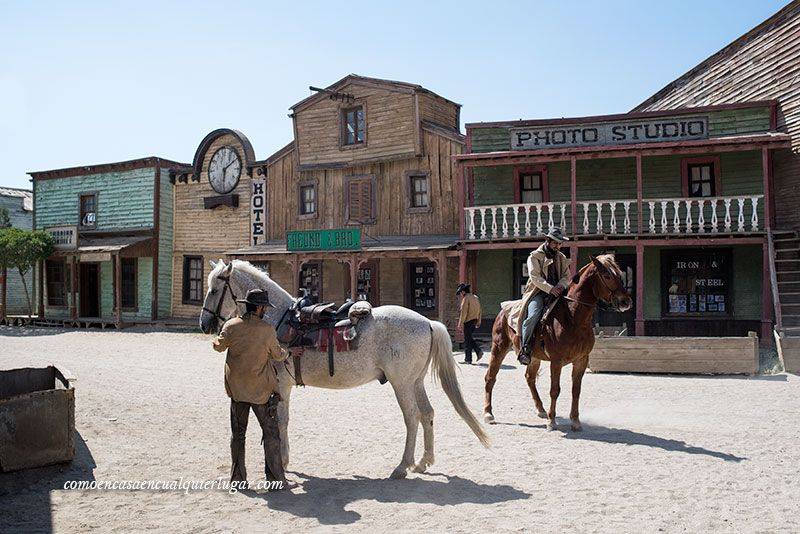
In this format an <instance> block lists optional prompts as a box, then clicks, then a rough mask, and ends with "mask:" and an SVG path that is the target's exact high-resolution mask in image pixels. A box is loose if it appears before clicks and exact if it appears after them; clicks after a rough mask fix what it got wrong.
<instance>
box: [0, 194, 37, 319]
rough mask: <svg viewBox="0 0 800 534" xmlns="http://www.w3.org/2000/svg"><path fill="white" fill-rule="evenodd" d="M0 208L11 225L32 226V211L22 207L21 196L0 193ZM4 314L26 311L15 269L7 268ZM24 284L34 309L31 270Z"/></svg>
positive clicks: (23, 290)
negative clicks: (4, 211)
mask: <svg viewBox="0 0 800 534" xmlns="http://www.w3.org/2000/svg"><path fill="white" fill-rule="evenodd" d="M0 208H5V209H6V210H7V211H8V216H9V220H10V222H11V226H13V227H15V228H22V229H23V230H30V229H31V228H32V227H33V212H32V211H30V210H26V209H24V202H23V198H22V197H16V196H4V195H0ZM6 284H7V288H6V314H7V315H22V314H26V313H28V301H27V300H26V299H25V289H24V287H23V285H22V277H21V276H20V275H19V271H17V270H16V269H8V278H7V280H6ZM25 284H26V285H27V287H28V294H29V296H30V299H31V305H32V306H33V309H34V311H35V310H36V287H35V286H34V277H33V270H31V272H29V273H27V274H26V275H25Z"/></svg>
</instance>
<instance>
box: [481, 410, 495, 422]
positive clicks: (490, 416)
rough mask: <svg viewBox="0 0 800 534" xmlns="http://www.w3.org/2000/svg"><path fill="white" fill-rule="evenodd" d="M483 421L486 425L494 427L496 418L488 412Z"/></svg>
mask: <svg viewBox="0 0 800 534" xmlns="http://www.w3.org/2000/svg"><path fill="white" fill-rule="evenodd" d="M483 421H484V422H485V423H488V424H490V425H493V424H494V416H493V415H492V414H490V413H489V412H486V413H485V414H483Z"/></svg>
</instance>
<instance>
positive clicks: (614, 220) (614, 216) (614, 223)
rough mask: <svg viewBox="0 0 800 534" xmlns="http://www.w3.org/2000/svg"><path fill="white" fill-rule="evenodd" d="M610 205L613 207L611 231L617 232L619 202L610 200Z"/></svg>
mask: <svg viewBox="0 0 800 534" xmlns="http://www.w3.org/2000/svg"><path fill="white" fill-rule="evenodd" d="M608 204H609V207H610V208H611V222H610V226H611V233H612V234H616V233H617V203H616V202H609V203H608Z"/></svg>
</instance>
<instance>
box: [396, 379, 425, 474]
mask: <svg viewBox="0 0 800 534" xmlns="http://www.w3.org/2000/svg"><path fill="white" fill-rule="evenodd" d="M392 387H393V388H394V394H395V396H396V397H397V403H398V404H399V405H400V410H402V412H403V420H404V421H405V423H406V448H405V450H404V451H403V459H402V460H400V465H398V466H397V467H396V468H395V469H394V471H392V474H391V478H405V477H406V474H407V472H408V470H409V469H410V468H411V467H413V466H414V448H415V447H416V444H417V430H418V428H419V422H420V421H419V415H420V414H419V408H418V407H417V399H416V395H415V394H414V384H408V383H403V384H394V383H392Z"/></svg>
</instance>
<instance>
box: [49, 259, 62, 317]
mask: <svg viewBox="0 0 800 534" xmlns="http://www.w3.org/2000/svg"><path fill="white" fill-rule="evenodd" d="M45 269H46V271H47V278H46V280H47V305H48V306H66V305H67V296H66V295H67V275H66V271H67V269H66V264H65V262H64V260H63V259H58V260H47V261H46V262H45Z"/></svg>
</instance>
